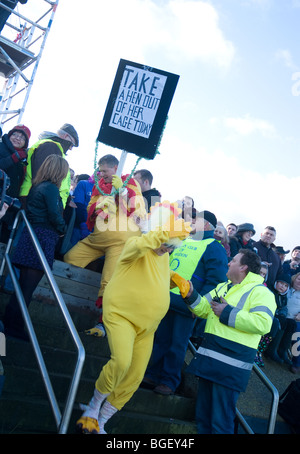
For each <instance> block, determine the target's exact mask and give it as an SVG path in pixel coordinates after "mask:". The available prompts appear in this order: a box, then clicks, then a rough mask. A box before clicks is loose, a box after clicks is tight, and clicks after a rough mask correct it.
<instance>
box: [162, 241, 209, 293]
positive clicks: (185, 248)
mask: <svg viewBox="0 0 300 454" xmlns="http://www.w3.org/2000/svg"><path fill="white" fill-rule="evenodd" d="M213 241H216V240H215V239H214V238H206V239H204V240H200V241H197V240H193V239H192V238H187V239H186V240H184V241H183V242H182V246H181V247H179V248H177V249H175V251H174V252H172V254H171V255H170V269H171V270H172V271H175V272H176V273H178V274H179V275H180V276H181V277H183V278H184V279H186V280H191V278H192V276H193V274H194V271H195V269H196V268H197V265H198V263H199V260H200V259H201V257H202V255H203V254H204V252H205V251H206V248H207V246H208V245H209V244H210V243H212V242H213ZM170 291H171V292H172V293H176V294H177V295H179V294H180V290H179V288H178V287H175V288H173V289H171V290H170Z"/></svg>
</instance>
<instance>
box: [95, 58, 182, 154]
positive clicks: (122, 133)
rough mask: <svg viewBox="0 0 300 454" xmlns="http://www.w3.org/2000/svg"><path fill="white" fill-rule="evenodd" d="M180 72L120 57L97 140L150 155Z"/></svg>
mask: <svg viewBox="0 0 300 454" xmlns="http://www.w3.org/2000/svg"><path fill="white" fill-rule="evenodd" d="M178 79H179V76H177V75H176V74H172V73H168V72H166V71H161V70H159V69H155V68H149V67H146V66H144V65H141V64H138V63H133V62H130V61H127V60H120V63H119V67H118V70H117V73H116V77H115V80H114V83H113V87H112V90H111V93H110V97H109V100H108V103H107V107H106V111H105V114H104V117H103V121H102V125H101V128H100V131H99V135H98V137H97V140H98V141H99V142H102V143H105V144H106V145H110V146H112V147H116V148H120V149H121V150H123V151H126V152H129V153H134V154H136V155H137V156H141V157H145V158H147V159H153V158H154V156H155V154H156V151H157V146H158V144H159V142H160V138H161V134H162V131H163V128H164V125H165V122H166V118H167V114H168V111H169V108H170V105H171V102H172V99H173V95H174V92H175V89H176V86H177V83H178Z"/></svg>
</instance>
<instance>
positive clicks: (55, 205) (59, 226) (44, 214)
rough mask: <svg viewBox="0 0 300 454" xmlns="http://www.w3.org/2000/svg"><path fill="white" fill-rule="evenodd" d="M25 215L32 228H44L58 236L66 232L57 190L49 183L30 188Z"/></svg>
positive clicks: (45, 182)
mask: <svg viewBox="0 0 300 454" xmlns="http://www.w3.org/2000/svg"><path fill="white" fill-rule="evenodd" d="M26 215H27V218H28V221H29V222H30V224H31V225H32V226H33V227H45V228H48V229H50V230H54V231H56V232H57V233H58V234H59V235H61V234H64V233H65V231H66V223H65V221H64V218H63V204H62V201H61V198H60V195H59V190H58V188H57V186H55V184H53V183H51V182H50V181H44V182H43V183H40V184H38V185H37V186H32V188H31V189H30V191H29V194H28V197H27V203H26Z"/></svg>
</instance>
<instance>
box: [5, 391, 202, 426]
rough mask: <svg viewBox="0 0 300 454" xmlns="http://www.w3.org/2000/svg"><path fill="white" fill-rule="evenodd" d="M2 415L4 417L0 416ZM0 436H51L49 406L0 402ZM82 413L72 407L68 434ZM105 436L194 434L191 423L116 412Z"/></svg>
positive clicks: (25, 401)
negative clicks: (32, 434)
mask: <svg viewBox="0 0 300 454" xmlns="http://www.w3.org/2000/svg"><path fill="white" fill-rule="evenodd" d="M3 412H5V413H3ZM0 414H2V415H3V414H5V418H1V420H2V421H1V424H0V433H2V434H4V433H6V434H8V433H11V434H14V433H23V434H28V433H35V434H55V433H57V428H56V424H55V421H54V417H53V415H52V412H51V409H50V407H49V405H47V404H46V403H45V401H44V400H38V399H36V400H35V401H34V402H32V400H31V399H28V398H27V397H23V398H22V399H19V400H18V401H16V400H15V399H10V398H9V396H7V397H5V398H3V399H1V400H0ZM81 414H82V410H81V409H80V408H79V406H78V405H77V404H76V405H75V406H74V409H73V412H72V416H71V420H70V424H69V429H68V433H69V434H74V433H76V430H75V424H76V421H77V420H78V419H79V418H80V416H81ZM105 430H106V431H107V433H108V434H196V427H195V424H194V423H193V422H189V421H182V420H179V419H175V418H168V417H161V416H157V415H147V414H139V413H136V412H131V411H130V410H127V409H125V407H124V408H123V409H122V410H121V411H120V412H117V413H116V414H115V415H114V416H113V417H112V418H111V419H110V420H109V421H108V423H107V424H106V426H105Z"/></svg>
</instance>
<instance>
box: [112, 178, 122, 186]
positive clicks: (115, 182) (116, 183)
mask: <svg viewBox="0 0 300 454" xmlns="http://www.w3.org/2000/svg"><path fill="white" fill-rule="evenodd" d="M112 185H113V187H114V188H115V189H120V188H121V187H122V186H123V181H122V179H121V178H120V177H118V175H113V176H112Z"/></svg>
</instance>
